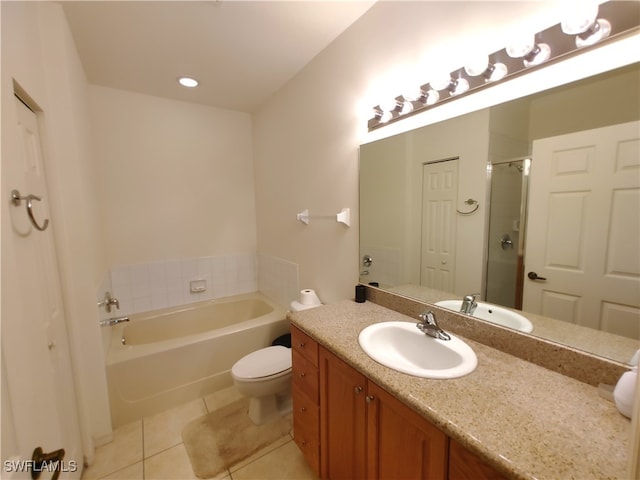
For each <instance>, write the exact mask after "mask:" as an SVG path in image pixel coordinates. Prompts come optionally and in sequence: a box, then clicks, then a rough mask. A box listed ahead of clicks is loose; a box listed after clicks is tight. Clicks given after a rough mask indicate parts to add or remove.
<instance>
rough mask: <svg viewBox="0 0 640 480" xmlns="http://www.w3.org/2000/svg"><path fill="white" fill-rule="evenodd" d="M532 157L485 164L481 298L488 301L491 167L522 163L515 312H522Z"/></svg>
mask: <svg viewBox="0 0 640 480" xmlns="http://www.w3.org/2000/svg"><path fill="white" fill-rule="evenodd" d="M532 160H533V158H532V156H531V155H527V156H524V157H515V158H510V159H507V160H503V159H500V160H494V161H489V162H487V178H486V182H487V184H486V204H487V208H486V210H485V225H486V226H487V227H486V234H485V239H484V262H483V272H482V280H483V281H482V298H484V299H485V300H487V301H488V299H487V291H488V286H489V242H490V241H491V238H490V237H491V207H492V205H491V188H492V174H493V167H494V166H495V165H504V164H509V163H514V162H522V166H523V171H522V174H521V179H522V186H521V188H522V190H521V193H520V225H519V235H518V244H517V246H516V247H517V251H516V255H517V261H516V287H515V299H514V304H515V305H514V307H512V308H515V309H516V310H522V299H523V289H524V258H525V254H526V245H525V239H526V232H527V210H528V208H527V207H528V200H529V182H530V179H529V177H530V172H531V164H532Z"/></svg>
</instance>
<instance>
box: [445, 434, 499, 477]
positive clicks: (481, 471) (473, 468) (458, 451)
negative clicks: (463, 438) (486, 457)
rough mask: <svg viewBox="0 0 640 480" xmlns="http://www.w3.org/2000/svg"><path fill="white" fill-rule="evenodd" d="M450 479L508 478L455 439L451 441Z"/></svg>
mask: <svg viewBox="0 0 640 480" xmlns="http://www.w3.org/2000/svg"><path fill="white" fill-rule="evenodd" d="M449 480H507V477H504V476H503V475H501V474H500V473H498V472H497V471H496V470H494V469H493V467H490V466H489V465H487V464H486V463H484V462H483V461H482V460H481V459H480V458H479V457H478V456H477V455H474V454H473V453H471V452H470V451H468V450H467V449H465V448H464V447H463V446H462V445H460V444H459V443H458V442H456V441H455V440H450V441H449Z"/></svg>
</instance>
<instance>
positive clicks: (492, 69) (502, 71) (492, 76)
mask: <svg viewBox="0 0 640 480" xmlns="http://www.w3.org/2000/svg"><path fill="white" fill-rule="evenodd" d="M507 73H509V71H508V70H507V66H506V65H505V64H504V63H494V64H493V65H490V66H489V68H488V69H487V70H486V71H485V74H484V78H485V79H486V81H487V82H497V81H498V80H502V79H503V78H504V77H506V76H507Z"/></svg>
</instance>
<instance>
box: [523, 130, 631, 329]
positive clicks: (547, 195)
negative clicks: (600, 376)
mask: <svg viewBox="0 0 640 480" xmlns="http://www.w3.org/2000/svg"><path fill="white" fill-rule="evenodd" d="M639 132H640V122H631V123H626V124H621V125H614V126H610V127H604V128H599V129H594V130H589V131H584V132H577V133H572V134H568V135H561V136H558V137H551V138H547V139H541V140H537V141H535V142H534V143H533V159H534V161H533V167H532V169H531V195H530V202H529V219H528V227H527V241H526V244H527V257H526V270H525V271H526V272H528V275H527V277H526V278H525V291H524V308H523V309H524V310H525V311H530V312H533V313H539V314H542V315H545V316H548V317H552V318H557V319H560V320H565V321H567V322H572V323H576V324H579V325H584V326H587V327H591V328H596V329H601V330H604V331H608V332H612V333H616V334H619V335H626V336H629V337H632V338H639V337H640V309H639V305H640V249H639V248H638V245H640V214H639V212H638V209H639V206H640V188H639V187H640V140H639V137H640V133H639Z"/></svg>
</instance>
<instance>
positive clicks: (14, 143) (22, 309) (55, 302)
mask: <svg viewBox="0 0 640 480" xmlns="http://www.w3.org/2000/svg"><path fill="white" fill-rule="evenodd" d="M13 112H14V113H15V117H14V118H15V121H14V122H10V123H9V122H7V123H8V124H9V125H7V124H3V126H2V127H3V145H2V147H3V151H2V192H3V202H2V208H3V211H2V223H3V225H2V383H3V384H2V414H3V415H2V420H3V421H2V457H3V458H2V460H3V478H5V475H6V476H7V477H9V478H11V477H14V478H31V477H30V475H29V474H28V473H27V472H26V471H25V470H26V469H27V468H28V467H29V465H28V464H27V463H24V462H25V461H27V460H30V459H31V458H32V455H33V453H34V450H35V449H36V447H41V449H42V453H44V454H49V453H56V452H57V453H58V454H57V455H52V456H50V457H46V458H45V459H44V463H43V464H41V465H42V472H41V475H40V476H39V478H41V479H48V478H51V477H52V476H53V474H54V471H55V469H56V468H57V469H58V470H60V478H80V474H81V470H82V462H83V457H82V451H81V441H80V430H79V425H78V418H77V410H76V400H75V390H74V385H73V377H72V370H71V361H70V354H69V347H68V344H67V333H66V325H65V316H64V315H65V314H64V308H63V304H62V297H61V289H60V283H59V275H58V266H57V261H56V255H55V245H54V239H53V233H52V230H53V228H55V226H54V224H53V222H51V224H49V225H47V228H46V229H43V230H42V231H41V230H39V229H38V228H37V227H36V225H38V226H39V227H40V228H43V227H44V226H45V220H47V219H49V218H50V212H49V209H48V204H49V195H48V192H47V188H46V182H45V172H44V163H43V155H42V149H41V145H42V144H41V142H40V136H39V133H38V122H37V118H36V114H35V113H34V112H33V111H31V110H30V109H29V108H27V107H26V106H25V104H23V103H22V102H21V101H20V100H19V99H18V98H16V99H15V103H14V108H13ZM13 189H16V190H18V191H19V192H20V195H21V196H22V197H23V199H22V200H20V201H16V202H12V201H11V191H12V190H13ZM29 194H31V195H35V196H36V197H38V198H37V199H36V198H31V202H30V203H31V207H32V212H31V213H32V215H33V220H31V219H30V218H29V214H28V211H27V205H28V203H29V202H28V200H27V199H26V198H25V197H26V196H27V195H29ZM38 199H39V200H38ZM14 203H15V204H14ZM61 449H64V457H62V456H61V455H60V453H61V452H60V450H61ZM61 458H62V461H58V460H60V459H61ZM56 461H58V462H57V463H56Z"/></svg>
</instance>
